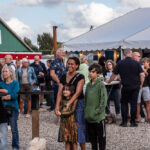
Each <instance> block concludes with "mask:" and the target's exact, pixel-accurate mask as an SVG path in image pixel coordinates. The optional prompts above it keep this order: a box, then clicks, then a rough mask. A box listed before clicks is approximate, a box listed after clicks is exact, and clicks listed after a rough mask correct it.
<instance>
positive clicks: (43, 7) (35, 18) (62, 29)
mask: <svg viewBox="0 0 150 150" xmlns="http://www.w3.org/2000/svg"><path fill="white" fill-rule="evenodd" d="M145 6H150V0H132V1H131V0H1V1H0V17H1V18H2V19H3V20H4V21H6V23H7V24H8V25H9V26H10V27H11V28H12V29H13V30H14V31H15V32H16V33H17V34H18V35H19V36H20V37H21V38H23V37H25V36H26V37H28V38H30V39H31V40H32V41H33V43H35V44H36V36H37V34H42V33H43V32H50V33H51V34H52V26H53V25H58V40H59V41H62V42H63V41H66V40H69V39H71V38H73V37H75V36H77V35H80V34H82V33H84V32H86V31H88V30H89V27H90V25H93V26H94V27H97V26H99V25H101V24H103V23H106V22H108V21H110V20H112V19H114V18H116V17H118V16H120V15H123V14H125V13H126V12H128V11H130V10H133V9H135V8H137V7H145Z"/></svg>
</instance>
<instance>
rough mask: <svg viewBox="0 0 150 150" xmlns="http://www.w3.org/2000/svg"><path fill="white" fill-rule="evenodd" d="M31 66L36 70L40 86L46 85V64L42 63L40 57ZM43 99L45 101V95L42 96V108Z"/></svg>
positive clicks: (36, 57)
mask: <svg viewBox="0 0 150 150" xmlns="http://www.w3.org/2000/svg"><path fill="white" fill-rule="evenodd" d="M30 66H31V67H33V68H34V71H35V74H36V76H37V80H38V85H39V86H40V85H41V84H44V83H45V77H46V74H47V71H46V67H45V64H44V63H42V62H41V61H40V57H39V56H38V55H36V56H35V57H34V62H33V63H32V64H31V65H30ZM43 99H44V95H43V94H41V96H40V106H42V104H43Z"/></svg>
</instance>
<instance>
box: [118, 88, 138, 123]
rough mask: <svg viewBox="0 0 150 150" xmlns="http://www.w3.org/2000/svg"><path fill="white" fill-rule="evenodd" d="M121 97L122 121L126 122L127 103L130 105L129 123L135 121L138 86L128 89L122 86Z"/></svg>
mask: <svg viewBox="0 0 150 150" xmlns="http://www.w3.org/2000/svg"><path fill="white" fill-rule="evenodd" d="M121 93H122V98H121V115H122V122H123V123H127V121H128V120H127V114H128V103H130V105H131V107H130V108H131V111H130V112H131V121H130V122H131V123H135V119H136V114H137V99H138V94H139V88H136V89H128V88H124V87H123V88H122V90H121Z"/></svg>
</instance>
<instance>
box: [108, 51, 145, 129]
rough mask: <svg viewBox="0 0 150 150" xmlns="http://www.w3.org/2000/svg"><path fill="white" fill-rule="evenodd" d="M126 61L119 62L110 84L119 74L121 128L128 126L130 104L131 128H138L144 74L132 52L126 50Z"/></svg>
mask: <svg viewBox="0 0 150 150" xmlns="http://www.w3.org/2000/svg"><path fill="white" fill-rule="evenodd" d="M124 55H125V59H123V60H121V61H120V62H118V64H117V65H116V67H115V68H114V70H113V74H112V75H111V77H110V80H109V81H108V83H110V82H111V81H113V80H114V78H115V77H116V76H117V75H118V74H119V75H120V77H121V84H122V89H121V95H122V97H121V114H122V123H121V124H120V126H122V127H126V126H127V113H128V103H130V104H131V120H130V123H131V125H130V126H131V127H136V126H137V124H136V122H135V119H136V113H137V99H138V94H139V90H140V88H141V87H142V85H143V82H144V77H145V75H144V72H143V69H142V67H141V65H140V63H139V62H137V61H135V60H133V59H132V51H131V50H130V49H126V50H125V51H124Z"/></svg>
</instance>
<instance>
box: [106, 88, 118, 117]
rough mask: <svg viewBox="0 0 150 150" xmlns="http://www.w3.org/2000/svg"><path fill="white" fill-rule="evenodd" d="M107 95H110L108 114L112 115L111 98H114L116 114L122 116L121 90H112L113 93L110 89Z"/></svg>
mask: <svg viewBox="0 0 150 150" xmlns="http://www.w3.org/2000/svg"><path fill="white" fill-rule="evenodd" d="M107 93H108V94H109V95H108V96H109V97H108V101H107V107H106V113H107V114H110V97H111V96H113V99H114V103H115V112H116V114H120V89H112V91H110V88H108V89H107Z"/></svg>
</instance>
